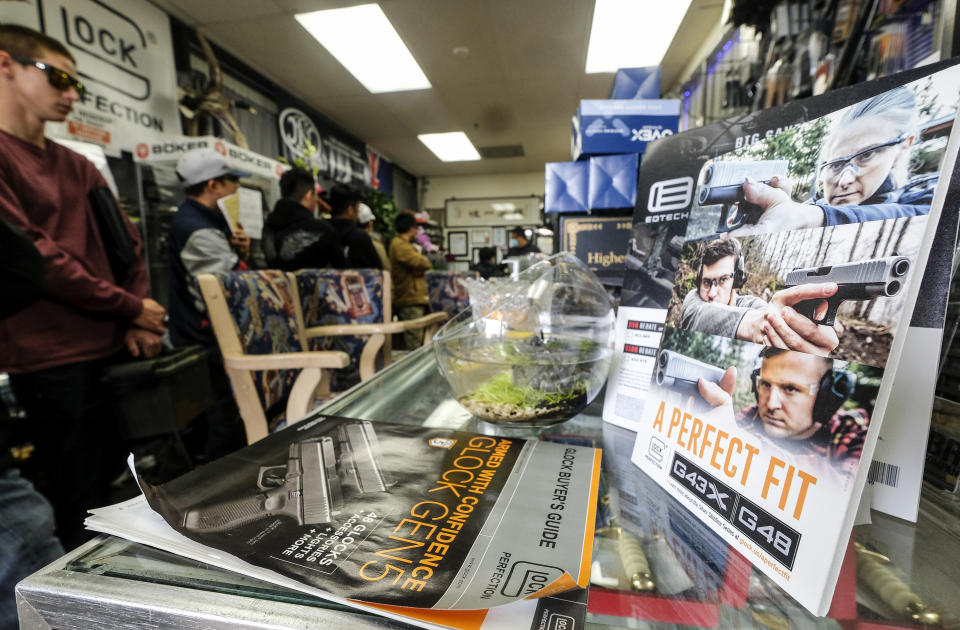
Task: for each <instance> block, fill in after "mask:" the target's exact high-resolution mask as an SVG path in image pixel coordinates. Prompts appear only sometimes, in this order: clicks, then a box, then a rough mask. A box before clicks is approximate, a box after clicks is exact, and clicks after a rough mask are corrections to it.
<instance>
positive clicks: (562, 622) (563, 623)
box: [547, 613, 577, 630]
mask: <svg viewBox="0 0 960 630" xmlns="http://www.w3.org/2000/svg"><path fill="white" fill-rule="evenodd" d="M576 627H577V622H576V620H575V619H574V618H573V617H571V616H570V615H561V614H558V613H553V614H552V615H550V620H549V621H548V622H547V628H548V630H575V628H576Z"/></svg>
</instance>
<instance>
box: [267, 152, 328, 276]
mask: <svg viewBox="0 0 960 630" xmlns="http://www.w3.org/2000/svg"><path fill="white" fill-rule="evenodd" d="M280 194H281V195H282V197H283V198H282V199H280V201H278V202H277V204H276V205H275V206H274V207H273V212H271V213H270V216H268V217H267V221H266V223H265V224H264V226H263V241H262V242H261V246H262V247H263V253H264V255H265V256H266V258H267V266H269V267H270V268H272V269H283V270H285V271H295V270H297V269H307V268H320V267H333V268H335V269H343V268H345V267H346V266H347V260H346V258H345V257H344V255H343V249H342V248H341V246H340V239H339V238H338V237H337V233H336V232H335V231H334V229H333V226H332V225H330V222H329V221H325V220H323V219H318V218H317V216H316V211H317V201H318V195H317V186H316V181H314V179H313V175H312V174H311V173H310V171H307V170H306V169H302V168H294V169H290V170H289V171H287V172H286V173H284V174H283V176H282V177H281V178H280Z"/></svg>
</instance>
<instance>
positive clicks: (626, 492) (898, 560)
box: [64, 347, 960, 630]
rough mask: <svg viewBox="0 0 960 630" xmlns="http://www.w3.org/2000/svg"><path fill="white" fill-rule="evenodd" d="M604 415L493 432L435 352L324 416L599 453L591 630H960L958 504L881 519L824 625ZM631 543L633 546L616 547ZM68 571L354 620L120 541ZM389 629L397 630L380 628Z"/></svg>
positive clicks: (93, 551)
mask: <svg viewBox="0 0 960 630" xmlns="http://www.w3.org/2000/svg"><path fill="white" fill-rule="evenodd" d="M602 404H603V403H602V395H601V396H600V397H598V399H597V400H596V401H594V402H593V403H592V404H591V405H590V406H589V407H587V408H586V409H585V410H584V411H583V412H582V413H580V414H579V415H577V416H576V417H575V418H573V419H572V420H570V421H568V422H565V423H562V424H560V425H557V426H555V427H551V428H545V429H536V430H535V429H507V428H504V427H501V426H495V425H491V424H488V423H486V422H483V421H481V420H478V419H477V418H474V417H473V416H471V415H470V414H469V413H468V412H467V411H466V410H464V409H463V408H462V407H461V406H460V405H459V404H458V403H457V402H456V401H455V400H454V399H453V398H452V396H451V393H450V390H449V389H448V387H447V384H446V382H445V380H444V379H443V377H442V375H441V374H440V372H439V370H438V369H437V364H436V360H435V358H434V355H433V352H432V349H431V348H429V347H424V348H421V349H419V350H417V351H416V352H413V353H410V354H409V355H407V356H406V357H404V358H403V359H401V360H399V361H396V362H395V363H393V364H392V365H390V366H389V367H387V368H386V369H384V370H381V371H380V372H378V373H377V374H376V375H375V376H374V377H373V378H372V379H370V380H369V381H367V382H365V383H361V384H360V385H358V386H356V387H354V388H353V389H351V390H349V391H347V392H345V393H344V394H342V395H341V396H339V397H337V398H336V399H334V400H332V401H330V402H328V403H327V404H325V405H324V406H323V407H322V408H321V409H320V411H322V412H323V413H326V414H329V415H339V416H346V417H351V418H358V419H365V420H370V421H372V422H396V423H403V424H411V425H419V426H432V427H443V428H450V429H457V430H463V431H471V432H474V433H480V434H486V435H505V436H508V437H523V438H533V439H541V440H550V441H562V442H573V443H577V444H587V445H594V446H598V447H602V448H603V449H604V480H603V485H604V488H601V505H600V508H599V509H598V530H597V531H598V536H597V539H596V545H595V552H594V576H595V577H596V582H599V583H602V584H604V586H596V585H594V586H591V590H590V597H589V604H588V616H587V621H588V623H587V626H588V627H589V628H598V629H599V628H609V627H616V628H676V627H702V628H720V627H722V628H769V629H773V630H781V629H783V630H786V629H787V628H850V627H859V628H881V627H885V628H889V627H906V628H912V627H931V625H936V626H938V627H943V628H960V517H958V514H960V504H958V500H957V497H956V495H954V494H951V493H947V492H943V491H939V490H936V489H935V488H933V487H932V486H929V487H927V486H925V487H924V491H923V494H922V498H921V511H920V517H919V519H918V522H917V523H916V524H913V523H908V522H905V521H901V520H898V519H893V518H889V517H886V516H884V515H882V514H879V513H877V512H873V516H872V521H873V522H872V523H871V524H870V525H861V526H858V527H856V528H855V530H854V538H855V540H856V543H857V544H856V545H851V546H850V548H849V549H848V551H847V556H846V557H845V564H844V570H843V571H842V572H841V577H840V580H839V584H838V587H837V591H836V593H835V596H834V601H833V606H832V608H831V611H830V614H829V616H828V617H824V618H816V617H813V616H812V615H810V614H809V613H807V612H806V611H805V610H804V609H803V608H802V607H801V606H799V605H798V604H797V603H796V602H794V601H793V600H792V599H791V598H789V597H788V596H786V595H785V594H784V593H783V591H781V590H780V589H779V587H777V586H776V585H774V584H773V583H772V582H771V581H770V580H768V579H767V578H765V577H764V576H763V575H761V574H760V573H759V572H757V571H756V570H753V569H752V567H751V566H750V565H749V563H748V562H747V561H746V560H745V559H744V558H743V557H742V556H740V555H739V553H737V552H736V551H733V550H732V548H730V547H729V546H727V545H726V544H725V543H723V542H721V541H720V540H719V539H718V538H717V537H716V536H714V535H713V534H712V533H711V532H710V530H709V529H708V528H706V527H705V526H703V525H701V524H700V523H699V522H697V521H696V520H695V519H693V518H692V517H691V516H690V515H689V513H688V512H686V510H685V509H684V508H683V507H682V506H681V505H680V504H679V503H677V502H676V501H675V500H673V499H672V498H671V497H670V496H669V495H667V494H666V493H664V492H663V491H662V490H661V489H660V488H659V486H657V485H656V483H655V482H653V481H652V480H650V479H649V478H647V477H646V476H645V475H643V473H641V472H640V471H639V470H638V469H636V468H635V467H633V465H632V464H631V463H630V452H631V451H632V447H633V434H632V433H630V432H629V431H625V430H623V429H620V428H617V427H613V426H612V425H604V423H603V422H602V420H601V410H602ZM618 526H620V527H618ZM623 530H626V532H627V533H626V534H622V533H621V532H622V531H623ZM619 535H622V536H624V538H625V539H627V540H632V541H633V542H634V543H639V544H640V546H641V548H642V549H643V550H644V551H645V553H646V555H647V558H648V560H649V564H650V569H651V573H652V574H653V575H652V577H653V581H654V583H655V588H654V590H652V591H635V590H631V587H630V578H629V577H628V576H626V575H625V574H624V569H623V562H622V557H624V555H623V554H622V549H623V547H622V545H620V543H618V536H619ZM618 545H620V546H618ZM858 561H859V562H860V564H861V569H862V573H869V572H868V571H866V570H865V569H866V568H867V567H868V566H870V567H872V568H874V569H875V568H876V567H875V565H876V564H877V563H879V564H880V565H882V570H881V571H879V572H877V571H874V572H873V574H874V575H881V576H882V579H878V578H876V577H875V578H874V579H873V584H872V585H871V584H867V583H866V581H865V580H859V581H858V580H857V571H856V570H855V567H856V565H857V562H858ZM871 563H873V564H871ZM64 569H65V570H67V571H70V572H74V573H93V574H98V575H104V576H110V577H116V578H121V579H128V580H135V581H140V582H147V583H154V584H165V585H172V586H178V587H182V588H188V589H198V590H201V591H206V592H213V593H227V594H231V595H241V596H245V597H251V598H258V599H266V600H272V601H280V602H288V603H294V604H300V605H306V606H312V607H317V608H325V609H333V610H346V609H344V608H342V607H340V606H337V605H334V604H331V603H330V602H327V601H324V600H320V599H317V598H314V597H310V596H307V595H304V594H302V593H298V592H295V591H290V590H287V589H283V588H280V587H277V586H274V585H272V584H268V583H264V582H260V581H258V580H254V579H251V578H247V577H245V576H242V575H238V574H234V573H230V572H227V571H224V570H222V569H218V568H216V567H211V566H206V565H203V564H200V563H197V562H194V561H192V560H188V559H185V558H182V557H180V556H176V555H172V554H169V553H166V552H163V551H160V550H156V549H151V548H149V547H145V546H142V545H138V544H135V543H131V542H128V541H125V540H122V539H119V538H115V537H106V538H103V539H101V541H100V542H99V544H96V545H95V546H93V547H92V548H87V549H86V551H85V552H83V553H81V554H79V555H76V554H75V555H73V556H72V557H71V558H70V559H69V561H68V562H67V564H66V565H65V567H64ZM647 586H649V585H647ZM875 589H877V590H875ZM905 589H909V590H910V591H912V592H913V593H916V595H917V597H918V598H919V600H922V601H923V604H924V608H925V610H924V611H923V612H922V613H919V612H917V611H913V614H911V612H910V611H905V610H900V611H898V610H894V609H892V608H891V605H890V601H892V600H893V597H892V596H891V593H893V592H900V593H902V592H904V590H905ZM351 610H352V609H351ZM358 614H363V613H358ZM911 617H916V618H917V619H920V620H921V621H922V623H917V622H916V621H914V619H912V618H911ZM320 618H321V619H322V614H321V615H320ZM372 619H373V618H372V617H371V620H372ZM930 622H935V624H931V623H930ZM924 623H926V624H928V625H924ZM383 626H384V627H397V624H396V622H393V621H387V620H384V621H383Z"/></svg>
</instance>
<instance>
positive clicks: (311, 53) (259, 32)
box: [204, 15, 369, 97]
mask: <svg viewBox="0 0 960 630" xmlns="http://www.w3.org/2000/svg"><path fill="white" fill-rule="evenodd" d="M204 29H205V31H206V32H207V33H208V34H209V35H210V37H212V38H213V39H214V41H216V42H217V43H219V44H221V45H223V46H224V48H226V49H227V50H229V51H230V52H231V53H232V54H234V55H236V56H237V57H239V58H241V59H243V60H244V61H246V62H247V63H249V64H250V65H251V66H254V67H255V68H256V69H257V70H259V71H260V72H261V73H262V74H264V75H265V76H266V77H267V78H268V79H270V80H272V81H275V82H276V83H278V84H280V85H282V86H284V87H285V88H286V89H287V90H289V91H291V92H293V93H294V94H298V95H301V96H303V97H306V95H313V94H316V93H317V92H318V91H319V92H320V93H322V94H324V95H326V96H328V97H344V96H359V95H364V94H369V92H367V90H366V88H364V87H363V86H362V85H360V83H359V82H358V81H357V80H356V79H354V78H353V75H351V74H350V73H349V72H347V71H346V69H345V68H344V67H343V66H342V65H340V62H338V61H337V60H336V59H334V58H333V56H332V55H331V54H330V53H328V52H327V49H326V48H324V47H323V46H321V45H320V44H319V43H318V42H317V41H316V40H315V39H314V38H313V37H311V36H310V35H309V34H308V33H307V32H306V30H304V29H303V27H301V26H300V24H298V23H297V21H296V20H294V19H293V18H292V17H291V16H289V15H277V16H270V17H266V18H260V19H255V20H242V21H236V22H230V23H221V24H211V25H208V26H206V27H204Z"/></svg>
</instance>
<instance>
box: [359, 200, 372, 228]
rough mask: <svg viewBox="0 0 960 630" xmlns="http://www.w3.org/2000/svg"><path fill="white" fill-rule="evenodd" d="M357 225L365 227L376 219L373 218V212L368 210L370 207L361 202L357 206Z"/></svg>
mask: <svg viewBox="0 0 960 630" xmlns="http://www.w3.org/2000/svg"><path fill="white" fill-rule="evenodd" d="M357 210H358V213H357V223H359V224H360V225H366V224H367V223H370V222H371V221H373V220H374V219H375V218H376V217H375V216H373V210H371V209H370V206H368V205H367V204H365V203H363V202H362V201H361V202H360V203H359V204H357Z"/></svg>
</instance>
